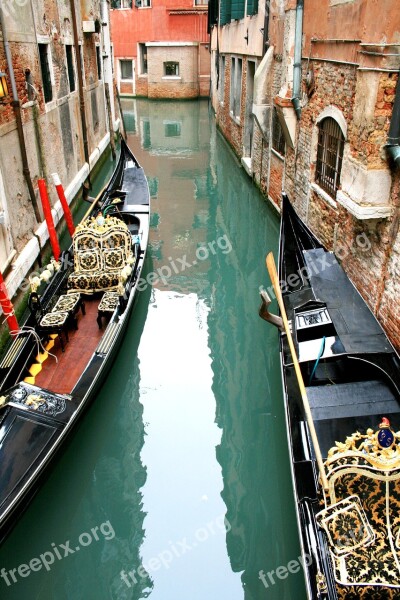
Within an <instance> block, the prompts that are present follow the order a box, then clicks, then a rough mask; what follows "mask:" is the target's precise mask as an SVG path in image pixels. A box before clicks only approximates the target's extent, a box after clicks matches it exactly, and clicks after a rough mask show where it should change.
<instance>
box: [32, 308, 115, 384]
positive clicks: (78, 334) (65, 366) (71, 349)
mask: <svg viewBox="0 0 400 600" xmlns="http://www.w3.org/2000/svg"><path fill="white" fill-rule="evenodd" d="M99 302H100V298H99V297H96V298H91V297H89V298H87V299H85V306H86V315H82V312H81V311H79V313H78V328H79V329H78V330H77V331H75V330H73V329H72V330H69V332H68V335H69V342H67V343H66V344H65V352H62V351H61V346H60V342H59V340H58V339H56V340H55V344H54V348H53V349H52V350H51V352H52V353H53V354H55V355H56V356H57V358H58V363H56V361H55V360H54V358H53V357H52V356H49V357H48V358H47V360H46V361H45V362H44V363H43V368H42V370H41V372H40V373H39V374H38V375H37V376H36V380H35V385H38V386H40V387H43V388H46V389H48V390H52V391H54V392H57V393H62V394H69V393H70V392H71V390H72V389H73V387H74V386H75V384H76V382H77V381H78V379H79V377H80V375H81V373H82V371H83V370H84V368H85V366H86V364H87V363H88V361H89V359H90V357H91V356H92V354H93V352H94V350H95V348H96V346H97V344H98V343H99V341H100V339H101V336H102V334H103V333H104V327H103V329H101V330H100V329H99V327H98V325H97V322H96V317H97V307H98V305H99Z"/></svg>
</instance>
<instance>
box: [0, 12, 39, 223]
mask: <svg viewBox="0 0 400 600" xmlns="http://www.w3.org/2000/svg"><path fill="white" fill-rule="evenodd" d="M0 26H1V30H2V32H3V44H4V52H5V55H6V60H7V66H8V73H9V76H10V81H11V89H12V95H13V101H12V102H11V106H12V107H13V109H14V113H15V121H16V124H17V132H18V140H19V147H20V151H21V159H22V172H23V174H24V177H25V181H26V185H27V186H28V191H29V196H30V198H31V202H32V206H33V210H34V213H35V218H36V221H37V222H38V223H41V221H42V217H41V214H40V211H39V207H38V204H37V201H36V196H35V190H34V189H33V183H32V179H31V173H30V170H29V164H28V155H27V153H26V145H25V138H24V129H23V126H22V118H21V105H20V103H19V99H18V92H17V85H16V83H15V75H14V68H13V64H12V57H11V51H10V45H9V43H8V37H7V31H6V26H5V23H4V15H3V9H2V7H1V4H0Z"/></svg>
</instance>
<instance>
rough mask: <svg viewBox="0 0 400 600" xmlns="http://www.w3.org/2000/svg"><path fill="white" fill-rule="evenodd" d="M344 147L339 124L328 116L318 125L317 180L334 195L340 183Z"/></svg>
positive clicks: (326, 190)
mask: <svg viewBox="0 0 400 600" xmlns="http://www.w3.org/2000/svg"><path fill="white" fill-rule="evenodd" d="M343 148H344V135H343V132H342V130H341V128H340V126H339V124H338V123H337V122H336V121H335V119H332V117H326V118H325V119H323V120H322V121H321V122H320V123H319V125H318V150H317V164H316V171H315V181H316V183H318V185H319V186H320V187H321V188H322V189H323V190H325V192H327V193H328V194H329V195H330V196H332V197H335V196H336V192H337V190H338V189H339V185H340V172H341V169H342V160H343Z"/></svg>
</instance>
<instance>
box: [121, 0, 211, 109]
mask: <svg viewBox="0 0 400 600" xmlns="http://www.w3.org/2000/svg"><path fill="white" fill-rule="evenodd" d="M112 8H113V10H112V11H111V22H112V29H113V32H114V40H113V52H114V68H115V76H116V80H117V85H118V89H119V91H120V93H121V95H128V96H144V97H148V98H197V97H199V96H208V95H209V91H210V51H209V35H208V32H207V0H180V1H179V2H176V0H168V2H163V1H162V0H112Z"/></svg>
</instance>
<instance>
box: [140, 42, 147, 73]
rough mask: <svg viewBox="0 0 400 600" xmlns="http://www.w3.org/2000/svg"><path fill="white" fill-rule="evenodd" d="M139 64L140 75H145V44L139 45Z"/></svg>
mask: <svg viewBox="0 0 400 600" xmlns="http://www.w3.org/2000/svg"><path fill="white" fill-rule="evenodd" d="M139 64H140V74H141V75H146V74H147V48H146V44H143V43H141V44H139Z"/></svg>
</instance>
